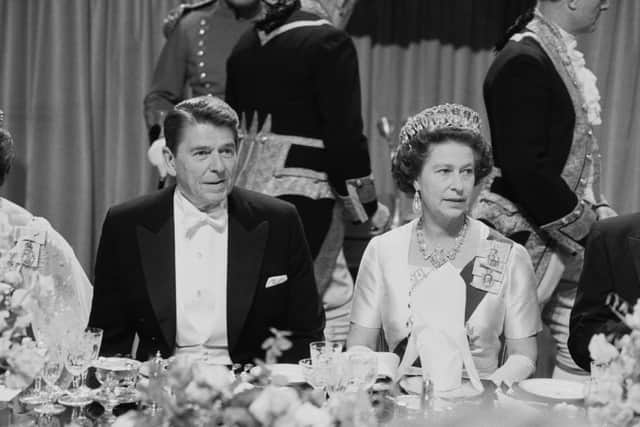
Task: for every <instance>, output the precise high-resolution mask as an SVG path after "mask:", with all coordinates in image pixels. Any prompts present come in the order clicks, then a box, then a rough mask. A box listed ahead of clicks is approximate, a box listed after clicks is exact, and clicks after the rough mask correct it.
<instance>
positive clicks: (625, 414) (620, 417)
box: [605, 403, 633, 427]
mask: <svg viewBox="0 0 640 427" xmlns="http://www.w3.org/2000/svg"><path fill="white" fill-rule="evenodd" d="M605 414H606V419H607V424H606V425H607V426H611V427H626V426H628V425H629V423H630V422H631V420H632V419H633V411H632V410H631V408H629V407H627V406H624V405H621V404H618V403H611V404H609V405H607V406H606V409H605Z"/></svg>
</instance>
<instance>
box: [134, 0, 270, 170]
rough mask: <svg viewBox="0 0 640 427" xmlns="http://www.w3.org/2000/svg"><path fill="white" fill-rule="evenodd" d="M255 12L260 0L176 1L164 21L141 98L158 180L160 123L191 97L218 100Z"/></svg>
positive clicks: (161, 167)
mask: <svg viewBox="0 0 640 427" xmlns="http://www.w3.org/2000/svg"><path fill="white" fill-rule="evenodd" d="M259 12H260V0H205V1H200V2H197V3H194V4H181V5H180V6H178V7H177V8H175V9H174V10H172V11H171V12H170V13H169V16H168V17H167V18H166V19H165V22H164V26H163V31H164V35H165V36H166V38H167V41H166V43H165V45H164V46H163V48H162V52H161V53H160V57H159V58H158V62H157V63H156V66H155V70H154V73H153V80H152V82H151V89H150V90H149V93H148V94H147V96H146V97H145V98H144V117H145V120H146V123H147V127H148V129H149V143H150V144H151V146H150V147H149V151H148V158H149V161H150V162H151V164H152V165H153V166H155V167H156V168H157V170H158V173H159V175H160V179H161V180H164V178H165V177H166V175H167V170H166V165H165V162H164V158H163V155H162V148H163V147H164V145H165V140H164V137H163V135H162V121H163V120H164V116H165V115H166V114H167V112H169V111H171V110H172V109H173V107H174V106H175V105H176V104H178V103H179V102H180V101H182V100H184V99H187V98H190V97H192V96H201V95H208V94H211V95H214V96H217V97H219V98H224V92H225V88H224V85H225V81H226V62H227V57H228V56H229V54H230V53H231V49H233V46H234V45H235V44H236V42H237V41H238V39H239V38H240V36H241V35H242V33H244V32H245V31H246V30H247V29H248V28H249V27H250V26H251V22H252V20H253V19H255V18H256V17H257V16H258V14H259Z"/></svg>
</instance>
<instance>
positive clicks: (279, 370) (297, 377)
mask: <svg viewBox="0 0 640 427" xmlns="http://www.w3.org/2000/svg"><path fill="white" fill-rule="evenodd" d="M269 370H270V371H271V376H274V375H278V376H282V377H285V378H286V379H287V381H288V382H289V383H303V382H306V380H305V379H304V374H303V373H302V368H301V367H300V366H299V365H296V364H293V363H276V364H274V365H270V366H269Z"/></svg>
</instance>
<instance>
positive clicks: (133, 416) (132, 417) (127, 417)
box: [112, 411, 138, 427]
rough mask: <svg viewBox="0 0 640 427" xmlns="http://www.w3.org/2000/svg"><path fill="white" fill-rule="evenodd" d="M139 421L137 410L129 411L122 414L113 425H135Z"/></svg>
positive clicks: (131, 426)
mask: <svg viewBox="0 0 640 427" xmlns="http://www.w3.org/2000/svg"><path fill="white" fill-rule="evenodd" d="M137 421H138V414H137V413H136V412H135V411H129V412H127V413H125V414H122V415H120V416H119V417H118V418H117V419H116V421H115V422H114V423H113V424H112V427H135V426H136V424H137Z"/></svg>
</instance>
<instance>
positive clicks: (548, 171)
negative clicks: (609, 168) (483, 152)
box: [473, 0, 615, 377]
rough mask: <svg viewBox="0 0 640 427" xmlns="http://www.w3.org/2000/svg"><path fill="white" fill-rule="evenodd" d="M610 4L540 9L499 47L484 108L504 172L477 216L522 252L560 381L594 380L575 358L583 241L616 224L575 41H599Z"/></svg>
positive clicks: (549, 3)
mask: <svg viewBox="0 0 640 427" xmlns="http://www.w3.org/2000/svg"><path fill="white" fill-rule="evenodd" d="M607 8H608V1H606V0H585V1H577V0H539V1H538V2H537V6H536V7H535V8H532V9H531V10H529V11H527V12H526V13H525V14H523V15H522V16H521V17H520V18H519V19H518V21H517V22H516V24H515V25H514V26H513V27H512V28H511V29H510V30H509V31H508V33H507V35H506V37H505V39H504V40H503V41H502V42H500V43H499V44H498V46H497V50H498V54H497V56H496V58H495V60H494V62H493V63H492V65H491V67H490V69H489V71H488V73H487V76H486V79H485V82H484V100H485V105H486V107H487V113H488V117H489V125H490V128H491V139H492V148H493V155H494V163H495V165H496V169H495V171H494V173H493V174H492V176H490V177H489V179H488V183H487V187H486V188H485V189H484V190H483V191H482V192H481V194H480V195H479V197H478V202H477V203H476V205H475V207H474V210H473V215H474V216H476V217H478V218H480V219H482V220H484V221H485V222H487V223H489V224H491V225H492V226H494V227H495V228H496V229H498V231H500V232H502V233H503V234H504V235H506V236H508V237H510V238H511V239H513V240H515V241H517V242H518V243H520V244H522V245H524V246H525V247H526V249H527V250H528V252H529V254H530V255H531V258H532V260H533V266H534V268H535V271H536V276H537V279H538V299H539V301H540V303H541V304H542V305H543V307H544V309H543V313H542V318H543V321H544V322H545V323H546V324H547V325H548V326H549V329H550V332H551V334H552V336H553V338H554V340H555V342H556V347H557V350H558V351H557V356H556V363H555V365H556V367H555V371H554V375H555V376H564V377H572V376H574V375H579V376H581V375H586V373H585V372H584V371H582V370H581V369H580V368H579V367H578V366H576V365H575V364H574V362H573V360H572V359H571V356H570V354H569V351H568V349H567V338H568V334H569V316H570V312H571V307H572V306H573V301H574V299H575V295H576V289H577V281H578V278H579V275H580V271H581V268H582V260H583V255H584V241H585V239H586V237H587V235H588V234H589V231H590V229H591V226H592V225H593V224H594V223H595V221H596V220H598V219H602V218H607V217H609V216H613V215H615V212H614V211H613V210H612V209H611V208H610V207H609V205H608V204H607V201H606V199H605V198H604V196H603V195H602V194H601V192H600V154H599V152H598V151H599V150H598V143H597V141H596V138H595V136H594V128H595V126H597V125H599V124H600V122H601V119H600V104H599V99H600V96H599V94H598V89H597V86H596V84H595V83H596V78H595V76H594V75H593V73H592V72H591V71H590V70H588V69H587V67H586V65H585V61H584V58H583V55H582V53H580V52H579V51H578V50H577V42H576V37H575V36H576V35H578V34H582V33H587V32H590V31H593V29H594V28H595V25H596V23H597V21H598V18H599V16H600V14H601V12H602V11H604V10H606V9H607Z"/></svg>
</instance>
